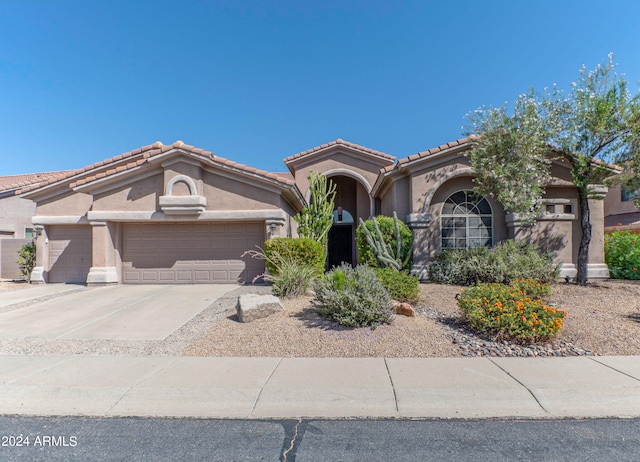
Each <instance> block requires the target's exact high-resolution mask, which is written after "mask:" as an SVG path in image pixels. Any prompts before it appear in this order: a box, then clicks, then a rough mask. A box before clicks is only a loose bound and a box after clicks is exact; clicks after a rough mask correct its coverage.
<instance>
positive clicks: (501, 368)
mask: <svg viewBox="0 0 640 462" xmlns="http://www.w3.org/2000/svg"><path fill="white" fill-rule="evenodd" d="M487 359H488V360H489V361H491V362H492V363H493V364H494V365H495V366H496V367H497V368H498V369H500V370H501V371H502V372H504V373H505V374H507V375H508V376H509V377H511V378H512V379H513V380H515V381H516V382H517V383H518V384H520V386H522V387H523V388H524V389H525V390H527V392H529V394H530V395H531V397H532V398H533V399H534V400H536V403H538V406H540V409H542V410H543V411H544V412H546V413H547V414H549V415H550V416H553V414H552V413H551V412H549V411H548V410H547V409H546V408H545V407H544V406H543V405H542V403H541V402H540V400H539V399H538V397H537V396H536V394H535V393H534V392H533V391H531V389H530V388H529V387H527V386H526V385H525V384H524V383H522V382H521V381H520V380H518V379H517V378H516V377H514V376H513V375H512V374H511V373H510V372H509V371H507V370H506V369H504V368H503V367H501V366H500V365H499V364H498V363H496V362H495V361H494V360H493V359H491V358H487Z"/></svg>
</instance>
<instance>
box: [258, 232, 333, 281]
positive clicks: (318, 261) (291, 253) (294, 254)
mask: <svg viewBox="0 0 640 462" xmlns="http://www.w3.org/2000/svg"><path fill="white" fill-rule="evenodd" d="M276 253H277V254H278V255H280V256H281V257H286V259H287V261H292V262H293V261H295V262H297V263H298V264H299V265H302V266H311V267H312V268H314V269H315V275H316V276H321V275H322V274H324V262H325V251H324V247H323V246H322V244H320V243H319V242H316V241H314V240H312V239H308V238H305V237H299V238H295V239H294V238H290V237H274V238H273V239H269V240H267V241H266V242H265V243H264V254H265V256H266V258H265V266H266V268H267V271H268V272H269V274H271V275H272V276H277V274H278V271H279V270H278V265H276V264H274V263H273V261H274V260H275V258H274V254H276Z"/></svg>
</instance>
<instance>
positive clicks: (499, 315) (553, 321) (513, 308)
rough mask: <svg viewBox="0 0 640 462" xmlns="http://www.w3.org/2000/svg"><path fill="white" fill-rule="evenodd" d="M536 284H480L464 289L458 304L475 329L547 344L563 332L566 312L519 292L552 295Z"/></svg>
mask: <svg viewBox="0 0 640 462" xmlns="http://www.w3.org/2000/svg"><path fill="white" fill-rule="evenodd" d="M536 284H538V283H535V282H533V281H529V282H525V283H524V284H522V281H521V282H520V284H518V283H516V284H514V285H511V286H507V285H504V284H478V285H477V286H474V287H471V288H469V289H465V290H463V291H462V293H461V294H460V297H459V298H458V304H459V305H460V308H461V309H462V312H463V313H464V316H465V318H466V319H467V320H468V321H469V322H470V323H471V325H472V326H473V327H474V328H475V329H477V330H478V331H480V332H486V333H489V334H491V335H495V337H496V339H497V340H501V339H506V340H512V341H516V342H523V343H524V342H539V341H544V340H547V339H549V338H551V337H553V336H554V335H556V334H557V333H558V332H560V329H562V325H563V320H564V318H565V316H566V313H565V312H564V311H562V310H557V309H555V308H552V307H550V306H546V305H545V304H544V302H543V301H542V300H541V299H540V298H538V297H536V296H534V295H532V294H531V293H527V292H526V291H523V290H521V289H520V288H521V287H524V288H525V289H527V290H528V291H529V292H534V293H550V289H548V290H547V289H544V288H541V287H537V285H536ZM540 285H546V284H540ZM547 287H548V285H547Z"/></svg>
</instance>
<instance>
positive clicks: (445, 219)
mask: <svg viewBox="0 0 640 462" xmlns="http://www.w3.org/2000/svg"><path fill="white" fill-rule="evenodd" d="M440 229H441V230H442V231H441V240H442V248H443V249H459V248H462V249H464V248H473V247H480V246H487V247H491V246H492V245H493V213H492V211H491V205H489V202H488V201H487V199H485V198H484V197H482V196H481V195H479V194H477V193H476V192H474V191H458V192H456V193H454V194H452V195H451V196H449V198H448V199H447V200H446V201H445V203H444V204H443V205H442V214H441V215H440Z"/></svg>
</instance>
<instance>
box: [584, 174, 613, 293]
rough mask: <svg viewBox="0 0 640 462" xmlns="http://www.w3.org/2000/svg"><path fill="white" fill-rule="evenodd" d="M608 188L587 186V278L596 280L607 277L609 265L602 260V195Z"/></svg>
mask: <svg viewBox="0 0 640 462" xmlns="http://www.w3.org/2000/svg"><path fill="white" fill-rule="evenodd" d="M607 191H608V188H607V187H606V186H602V185H592V186H590V187H589V212H590V214H591V242H590V243H589V262H588V263H587V279H588V280H589V281H598V280H603V279H609V267H608V266H607V264H606V263H605V262H604V200H603V199H604V196H605V195H606V194H607Z"/></svg>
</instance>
